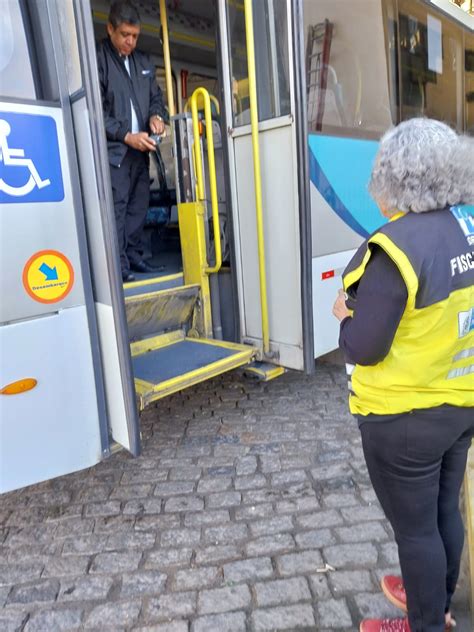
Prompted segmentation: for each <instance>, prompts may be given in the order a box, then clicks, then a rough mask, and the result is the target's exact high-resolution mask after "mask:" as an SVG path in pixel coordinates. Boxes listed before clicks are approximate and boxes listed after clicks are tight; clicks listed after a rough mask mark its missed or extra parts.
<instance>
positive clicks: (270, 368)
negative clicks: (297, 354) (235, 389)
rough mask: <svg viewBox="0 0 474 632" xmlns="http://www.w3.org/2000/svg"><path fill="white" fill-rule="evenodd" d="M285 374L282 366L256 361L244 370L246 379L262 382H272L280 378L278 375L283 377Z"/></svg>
mask: <svg viewBox="0 0 474 632" xmlns="http://www.w3.org/2000/svg"><path fill="white" fill-rule="evenodd" d="M285 372H286V369H285V368H284V367H282V366H277V365H275V364H270V363H269V362H259V361H258V360H256V361H255V362H252V363H251V364H249V365H248V366H246V367H245V369H244V374H245V375H246V376H247V377H253V378H257V379H258V380H261V381H262V382H269V381H270V380H274V379H275V378H276V377H280V375H283V373H285Z"/></svg>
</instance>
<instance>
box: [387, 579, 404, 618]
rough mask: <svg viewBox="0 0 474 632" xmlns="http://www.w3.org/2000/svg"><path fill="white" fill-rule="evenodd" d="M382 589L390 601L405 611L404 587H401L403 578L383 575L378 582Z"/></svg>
mask: <svg viewBox="0 0 474 632" xmlns="http://www.w3.org/2000/svg"><path fill="white" fill-rule="evenodd" d="M380 584H381V586H382V590H383V594H384V595H385V596H386V597H387V599H388V600H389V601H390V603H393V605H394V606H396V607H397V608H400V610H403V611H404V612H406V611H407V595H406V592H405V588H404V587H403V580H402V578H401V577H397V576H396V575H385V577H382V581H381V582H380Z"/></svg>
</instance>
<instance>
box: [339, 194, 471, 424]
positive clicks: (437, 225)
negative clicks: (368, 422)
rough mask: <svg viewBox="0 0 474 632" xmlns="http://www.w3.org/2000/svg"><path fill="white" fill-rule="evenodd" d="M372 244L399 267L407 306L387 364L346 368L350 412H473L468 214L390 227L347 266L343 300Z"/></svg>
mask: <svg viewBox="0 0 474 632" xmlns="http://www.w3.org/2000/svg"><path fill="white" fill-rule="evenodd" d="M371 244H377V245H378V246H380V247H381V248H383V250H384V251H385V252H386V253H387V254H388V255H389V256H390V257H391V259H392V260H393V261H394V262H395V263H396V265H397V266H398V269H399V271H400V273H401V275H402V277H403V280H404V281H405V284H406V287H407V290H408V300H407V304H406V308H405V311H404V313H403V316H402V318H401V321H400V323H399V326H398V329H397V331H396V334H395V337H394V339H393V343H392V346H391V349H390V351H389V353H388V354H387V356H386V357H385V358H384V359H383V360H382V361H381V362H379V363H378V364H375V365H373V366H361V365H355V366H354V367H353V369H352V371H351V375H350V382H349V386H350V390H351V395H350V398H349V405H350V410H351V412H352V413H353V414H358V415H368V414H370V413H373V414H381V415H384V414H396V413H402V412H408V411H410V410H414V409H419V408H432V407H435V406H440V405H442V404H451V405H454V406H463V407H466V406H474V207H472V206H471V207H468V206H463V207H453V208H451V209H443V210H436V211H431V212H427V213H423V214H415V213H407V214H406V215H402V216H399V217H397V220H396V221H392V222H389V223H388V224H386V225H385V226H383V227H382V228H381V229H379V230H378V231H376V232H375V233H374V234H373V235H372V236H371V237H370V238H369V239H368V240H367V241H366V242H365V243H364V244H362V246H361V247H360V248H359V250H358V251H357V253H356V254H355V255H354V257H353V259H352V260H351V262H350V263H349V265H348V266H347V268H346V270H345V271H344V274H343V284H344V289H345V290H346V292H347V291H350V289H351V287H352V286H354V284H356V283H357V282H358V281H359V279H360V278H361V277H362V275H363V273H364V270H365V267H366V266H367V263H368V262H369V260H370V256H371ZM355 310H357V299H356V302H355Z"/></svg>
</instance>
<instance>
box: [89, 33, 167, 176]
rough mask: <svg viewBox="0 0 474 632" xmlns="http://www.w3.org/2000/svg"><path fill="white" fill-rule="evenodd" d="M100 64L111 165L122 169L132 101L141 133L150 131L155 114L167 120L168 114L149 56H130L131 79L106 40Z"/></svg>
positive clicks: (100, 50) (101, 45)
mask: <svg viewBox="0 0 474 632" xmlns="http://www.w3.org/2000/svg"><path fill="white" fill-rule="evenodd" d="M97 63H98V68H99V81H100V90H101V93H102V105H103V109H104V122H105V131H106V135H107V147H108V150H109V162H110V164H111V165H114V166H116V167H119V166H120V163H121V162H122V160H123V159H124V157H125V154H126V153H127V149H128V146H127V145H126V144H125V143H124V141H123V139H124V138H125V136H126V134H127V132H130V131H131V129H132V109H131V106H130V99H132V101H133V103H134V106H135V111H136V114H137V119H138V124H139V126H140V131H143V132H146V131H149V128H148V121H149V119H150V117H151V116H153V115H154V114H158V115H159V116H161V118H162V119H163V120H165V121H168V113H167V111H166V109H165V106H164V104H163V96H162V93H161V90H160V88H159V86H158V84H157V83H156V80H155V67H154V65H153V64H152V63H151V61H150V59H149V58H148V56H147V55H145V54H144V53H142V52H140V51H139V50H136V49H135V50H134V52H133V53H132V54H131V55H130V56H129V63H130V75H131V77H130V76H129V74H128V72H127V69H126V68H125V64H124V61H123V59H121V58H120V55H119V54H118V52H117V51H116V50H115V48H114V46H113V45H112V43H111V41H110V39H109V38H107V39H105V40H103V41H102V42H101V43H100V44H99V47H98V49H97ZM132 86H133V90H132Z"/></svg>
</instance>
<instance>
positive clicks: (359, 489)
mask: <svg viewBox="0 0 474 632" xmlns="http://www.w3.org/2000/svg"><path fill="white" fill-rule="evenodd" d="M65 423H67V419H65ZM142 432H143V455H142V456H141V457H139V458H137V459H134V458H132V457H130V456H129V455H128V454H127V453H125V452H120V453H118V454H115V455H114V456H113V457H111V458H109V459H108V460H106V461H104V462H102V463H100V464H99V465H97V466H96V467H93V468H91V469H89V470H86V471H83V472H79V473H76V474H72V475H69V476H65V477H62V478H58V479H55V480H53V481H50V482H47V483H43V484H40V485H36V486H33V487H29V488H27V489H24V490H21V491H18V492H13V493H10V494H7V495H5V496H3V497H1V499H0V608H1V610H0V630H1V631H2V632H9V631H13V630H15V631H16V630H21V631H23V630H24V631H25V632H37V631H39V632H55V631H56V630H60V631H66V630H67V631H68V632H69V631H72V630H87V631H92V630H96V631H99V630H113V631H114V632H122V631H129V630H136V631H140V632H145V631H146V632H152V631H153V632H244V631H246V632H247V631H248V632H260V631H264V630H274V631H276V630H307V631H308V630H311V631H315V630H317V631H320V632H324V631H329V630H357V629H358V623H359V621H360V619H361V618H363V617H365V616H368V615H369V616H399V612H398V611H397V610H395V609H394V608H393V607H392V606H391V605H390V604H389V603H388V602H387V601H386V599H385V598H384V597H383V595H382V593H381V591H380V590H379V585H378V582H379V579H380V577H381V576H382V575H383V574H385V573H389V572H390V573H393V572H398V568H397V552H396V547H395V544H394V542H393V535H392V532H391V530H390V527H389V526H388V523H387V521H386V520H385V518H384V516H383V513H382V511H381V509H380V507H379V506H378V503H377V501H376V499H375V496H374V493H373V491H372V488H371V485H370V482H369V479H368V475H367V471H366V468H365V464H364V459H363V456H362V451H361V446H360V438H359V432H358V429H357V426H356V423H355V422H354V420H353V419H352V417H351V416H350V414H349V413H348V410H347V393H346V377H345V374H344V370H343V368H342V367H341V366H338V365H335V364H320V365H319V366H318V368H317V371H316V374H315V375H314V376H311V377H306V376H303V375H301V374H297V373H288V374H286V375H285V376H283V377H281V378H279V379H277V380H275V381H273V382H269V383H267V384H264V383H260V382H254V381H249V380H248V379H246V378H244V377H243V376H242V375H241V374H240V373H233V374H229V375H225V376H221V377H220V378H216V379H214V380H212V381H209V382H206V383H204V384H202V385H199V386H197V387H195V388H193V389H190V390H188V391H184V392H182V393H179V394H177V395H175V396H173V397H170V398H167V399H165V400H163V401H161V402H159V403H158V404H157V405H156V406H151V407H149V408H148V409H147V410H146V411H145V413H144V414H143V415H142ZM466 584H467V574H465V575H464V576H463V578H462V581H461V586H460V590H459V593H458V597H457V603H456V607H455V609H454V610H455V612H456V614H457V615H458V620H459V625H458V628H457V631H458V632H469V630H470V629H471V627H470V624H469V623H468V618H467V612H468V603H467V601H468V597H467V595H468V590H467V585H466Z"/></svg>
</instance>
